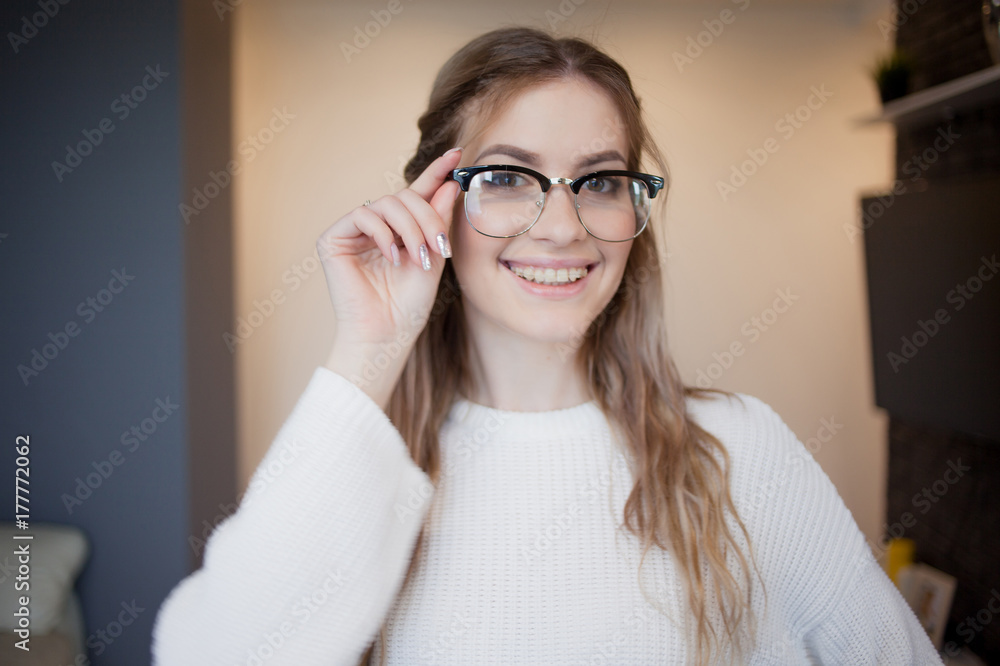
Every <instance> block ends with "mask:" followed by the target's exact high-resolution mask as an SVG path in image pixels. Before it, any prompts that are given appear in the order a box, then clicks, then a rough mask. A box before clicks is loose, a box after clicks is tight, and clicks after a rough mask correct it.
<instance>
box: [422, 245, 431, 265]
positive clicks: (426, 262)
mask: <svg viewBox="0 0 1000 666" xmlns="http://www.w3.org/2000/svg"><path fill="white" fill-rule="evenodd" d="M420 265H421V266H423V267H424V270H425V271H429V270H430V269H431V258H430V257H429V256H427V245H425V244H424V243H421V244H420Z"/></svg>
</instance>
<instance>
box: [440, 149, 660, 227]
mask: <svg viewBox="0 0 1000 666" xmlns="http://www.w3.org/2000/svg"><path fill="white" fill-rule="evenodd" d="M448 180H455V181H457V182H458V184H459V186H460V187H461V188H462V191H463V192H465V215H466V218H467V219H468V220H469V224H470V225H471V226H472V228H473V229H475V230H476V231H478V232H479V233H481V234H483V235H484V236H490V237H492V238H513V237H514V236H520V235H521V234H523V233H524V232H526V231H528V229H530V228H531V227H532V226H533V225H534V224H535V222H537V221H538V218H539V217H540V216H541V214H542V208H544V207H545V194H546V193H547V192H548V191H549V188H551V187H552V186H553V185H568V186H569V189H570V190H572V192H573V198H574V201H573V203H574V206H575V208H576V216H577V218H578V219H579V220H580V223H581V224H582V225H583V228H584V229H586V230H587V233H589V234H590V235H591V236H593V237H594V238H597V239H598V240H603V241H608V242H612V243H621V242H624V241H627V240H631V239H633V238H635V237H636V236H638V235H639V234H640V233H641V232H642V230H643V229H645V228H646V222H647V221H648V220H649V211H650V206H651V204H650V202H651V200H652V199H653V198H655V197H656V193H657V192H659V191H660V190H661V189H662V188H663V178H660V177H659V176H651V175H649V174H648V173H637V172H635V171H620V170H608V171H595V172H593V173H588V174H587V175H585V176H580V177H579V178H577V179H576V180H570V179H569V178H549V177H548V176H545V175H542V174H540V173H538V172H537V171H534V170H533V169H529V168H527V167H523V166H515V165H510V164H490V165H486V166H468V167H462V168H459V169H455V170H454V171H452V172H451V174H449V176H448Z"/></svg>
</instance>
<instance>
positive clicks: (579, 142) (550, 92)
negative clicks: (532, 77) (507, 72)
mask: <svg viewBox="0 0 1000 666" xmlns="http://www.w3.org/2000/svg"><path fill="white" fill-rule="evenodd" d="M473 120H474V119H473ZM471 138H472V140H471V141H470V142H468V145H467V150H466V155H468V159H469V160H470V161H472V162H476V163H479V162H480V161H481V160H479V159H477V158H478V157H479V156H480V154H481V153H482V151H483V149H486V148H488V147H490V146H493V145H494V144H506V145H513V146H517V147H519V148H523V149H525V150H527V151H530V152H533V153H537V154H538V156H539V163H537V164H531V165H529V166H534V167H537V168H539V169H542V170H545V169H549V170H553V169H556V170H565V169H572V168H574V167H576V166H577V165H578V164H579V163H581V162H583V161H584V160H585V159H586V158H587V156H589V155H593V154H595V153H604V152H607V151H618V153H620V154H621V155H622V156H623V157H624V158H627V157H628V154H627V153H628V138H627V135H626V128H625V124H624V121H623V119H622V117H621V113H620V112H619V111H618V108H617V106H616V105H615V104H614V102H613V101H612V100H611V97H610V96H609V95H608V94H607V93H606V92H605V91H603V90H602V89H600V88H598V87H597V86H596V85H595V84H593V83H590V82H589V81H585V80H581V79H578V78H569V79H560V80H558V81H552V82H546V83H542V84H538V85H535V86H532V87H530V88H527V89H526V90H524V91H522V92H520V93H518V94H517V95H516V96H515V97H514V98H513V99H512V100H511V101H510V102H509V103H508V105H507V106H506V108H504V109H503V110H501V111H500V112H499V114H497V115H496V116H495V117H494V118H492V120H491V121H490V122H488V123H487V124H486V125H485V126H483V127H481V128H480V129H479V131H478V132H476V134H475V135H474V136H473V137H471ZM484 160H485V161H490V160H486V158H485V156H484ZM505 161H509V160H505ZM518 161H520V160H518Z"/></svg>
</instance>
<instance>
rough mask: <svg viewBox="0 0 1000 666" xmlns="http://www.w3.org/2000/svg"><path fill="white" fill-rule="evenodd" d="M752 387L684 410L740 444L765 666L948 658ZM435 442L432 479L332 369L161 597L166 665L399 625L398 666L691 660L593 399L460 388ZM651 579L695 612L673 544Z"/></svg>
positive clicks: (272, 656) (161, 662) (739, 469)
mask: <svg viewBox="0 0 1000 666" xmlns="http://www.w3.org/2000/svg"><path fill="white" fill-rule="evenodd" d="M742 398H743V403H745V406H744V404H741V403H740V402H739V401H736V400H733V399H729V398H723V397H718V398H713V399H711V400H709V401H701V400H694V399H689V400H688V409H689V410H690V411H691V413H692V415H693V416H694V418H695V419H696V420H697V421H698V423H699V424H700V425H701V426H702V427H703V428H705V429H706V430H708V431H710V432H711V433H713V434H714V435H715V436H717V437H718V438H719V439H720V440H721V441H722V442H723V444H724V445H725V446H726V448H727V450H728V451H729V454H730V456H731V465H732V468H731V474H732V495H733V499H734V501H735V504H736V507H737V510H738V511H739V513H740V515H741V517H742V518H743V520H744V521H745V523H746V525H747V528H748V530H749V533H750V537H751V540H752V544H753V547H754V549H755V554H756V558H757V563H758V565H759V568H760V572H761V575H762V577H763V581H764V584H765V586H766V591H767V607H766V610H765V607H764V598H763V596H762V595H761V594H759V590H758V592H756V593H755V596H754V601H753V604H754V610H755V612H756V613H757V616H758V618H759V620H758V621H759V631H758V633H757V647H756V650H755V651H754V652H753V654H752V655H751V657H750V659H749V663H753V664H809V663H821V664H837V665H842V664H852V665H853V664H890V665H892V666H897V665H903V664H921V665H923V664H941V663H942V662H941V660H940V659H939V657H938V655H937V653H936V652H935V650H934V648H933V646H932V645H931V643H930V641H929V640H928V638H927V636H926V635H925V633H924V631H923V630H922V629H921V627H920V626H919V624H918V623H917V620H916V617H915V616H914V615H913V613H912V612H911V611H910V609H909V607H908V606H907V605H906V603H905V601H903V599H902V597H901V596H900V595H899V593H898V592H897V591H896V588H895V587H894V586H893V584H892V583H891V582H890V581H889V579H888V578H887V577H886V575H885V574H884V573H883V572H882V570H881V569H880V568H879V567H878V565H877V563H876V562H875V560H874V559H873V558H872V555H871V552H870V550H869V548H868V546H867V544H866V543H865V540H864V538H863V536H862V534H861V532H860V531H859V530H858V527H857V525H856V524H855V522H854V520H853V518H852V517H851V514H850V512H849V511H848V510H847V508H846V507H845V506H844V504H843V502H842V501H841V499H840V496H839V495H838V494H837V491H836V489H835V488H834V486H833V484H832V483H831V482H830V480H829V478H828V477H827V476H826V474H825V473H824V472H823V471H822V469H821V468H820V467H819V465H818V464H817V463H816V462H815V461H814V460H813V458H812V457H811V456H810V454H809V453H808V451H807V450H806V449H805V447H804V446H803V445H802V444H801V443H800V442H799V441H798V439H797V438H796V437H795V435H794V434H793V433H792V431H791V430H790V429H789V428H788V427H787V426H786V425H785V423H784V422H783V421H782V420H781V418H780V417H779V416H778V415H777V414H776V413H775V412H774V411H773V410H772V409H771V408H770V407H769V406H768V405H767V404H765V403H763V402H761V401H760V400H758V399H756V398H753V397H752V396H748V395H742ZM440 441H441V453H442V475H441V479H440V481H439V483H438V484H437V487H436V488H435V487H433V486H432V485H431V484H430V482H429V479H428V478H427V476H426V475H425V474H424V473H423V471H422V470H421V469H420V468H419V467H418V466H417V465H416V464H415V463H414V462H413V460H412V459H411V458H410V456H409V453H408V451H407V449H406V447H405V444H404V443H403V440H402V438H401V437H400V435H399V432H398V431H397V430H396V429H395V428H394V427H393V425H392V423H391V422H390V421H389V419H388V418H386V416H385V414H384V413H383V412H382V411H381V410H380V409H379V408H378V406H377V405H376V404H375V403H374V402H373V401H372V400H370V399H369V398H368V396H367V395H365V394H364V393H363V392H362V391H361V390H360V389H358V388H357V387H356V386H354V385H353V384H351V383H350V382H349V381H348V380H346V379H345V378H343V377H341V376H340V375H337V374H335V373H333V372H331V371H329V370H326V369H325V368H318V369H317V370H316V371H315V373H314V375H313V377H312V380H311V381H310V383H309V386H308V388H307V389H306V391H305V392H304V393H303V395H302V396H301V398H300V399H299V401H298V404H297V405H296V407H295V409H294V411H293V412H292V414H291V415H290V416H289V418H288V420H287V422H286V423H285V424H284V426H283V427H282V429H281V431H280V432H279V434H278V437H277V439H276V441H275V443H274V444H273V445H272V447H271V449H270V450H269V451H268V453H267V456H266V457H265V459H264V460H263V462H262V463H261V465H260V467H259V468H258V469H257V471H256V473H255V475H254V477H253V479H252V481H251V488H250V490H249V492H248V494H247V496H246V497H244V499H243V502H242V504H241V506H240V508H239V510H238V511H237V512H236V513H235V514H234V515H233V516H231V517H230V518H229V519H228V520H226V521H225V522H224V523H223V524H222V525H220V527H219V528H218V529H217V530H216V531H215V533H213V535H212V536H211V538H210V539H209V541H208V544H207V547H206V551H205V562H204V566H203V568H202V569H200V570H198V571H196V572H194V573H193V574H191V575H190V576H189V577H188V578H186V579H184V580H183V581H181V583H180V584H179V585H178V586H177V587H176V588H175V589H174V590H173V591H172V592H171V594H170V595H169V596H168V598H167V599H166V601H165V602H164V604H163V606H162V608H161V610H160V612H159V615H158V616H157V619H156V625H155V628H154V643H153V656H154V663H155V664H157V665H158V666H197V665H200V664H211V665H216V664H218V665H237V664H238V665H240V666H263V665H264V664H266V665H267V666H276V665H279V664H282V665H283V664H292V665H295V666H311V665H317V666H318V665H323V666H328V665H330V664H347V665H353V664H356V663H357V662H358V659H359V657H360V655H361V653H362V652H363V650H364V649H365V648H366V646H367V645H368V644H369V643H370V642H371V641H372V639H373V638H374V637H375V635H376V632H377V630H378V628H379V626H380V625H381V624H382V622H383V621H385V625H386V637H387V644H386V645H387V648H386V651H385V658H386V662H387V663H388V664H391V665H401V664H407V665H411V664H455V665H458V664H461V665H468V664H532V665H538V664H549V665H556V666H562V665H565V666H569V665H577V664H580V665H583V664H588V665H589V664H682V663H685V660H686V659H689V658H690V656H691V654H692V653H691V650H690V649H689V646H688V645H686V643H685V641H684V639H683V633H682V630H681V626H680V625H679V624H678V623H676V622H672V621H671V619H670V618H668V617H667V616H666V615H664V614H663V613H661V612H659V611H657V610H656V609H655V608H654V607H653V606H651V605H650V604H649V602H648V601H646V600H644V598H643V595H642V592H641V591H640V586H639V583H638V580H637V567H638V561H639V557H638V556H639V548H638V540H637V539H636V537H634V536H632V535H631V534H630V533H628V532H627V531H625V529H624V528H623V527H620V525H621V522H622V517H623V513H622V509H623V506H624V502H625V499H626V497H627V495H628V492H629V491H630V489H631V482H630V480H629V475H628V467H627V464H626V459H625V458H624V457H623V456H622V454H620V453H619V450H620V449H619V447H618V446H617V445H615V444H614V443H613V439H612V433H611V430H610V429H609V427H608V424H607V421H606V420H605V418H604V416H603V414H602V413H601V411H600V409H599V408H598V407H597V405H596V403H593V402H591V403H586V404H583V405H578V406H576V407H571V408H568V409H562V410H557V411H551V412H511V411H501V410H496V409H491V408H488V407H485V406H482V405H477V404H474V403H470V402H468V401H465V400H461V401H459V402H457V403H455V404H454V406H453V407H452V409H451V412H450V416H449V419H448V421H447V423H446V424H445V426H444V428H443V430H442V432H441V440H440ZM425 520H426V528H425V536H424V544H423V549H422V551H423V554H422V558H421V560H420V566H419V568H418V569H417V570H416V571H415V572H414V576H413V577H411V580H410V581H409V583H408V584H407V586H406V587H405V588H404V589H400V587H401V585H402V582H403V577H404V575H405V573H406V569H407V566H408V563H409V560H410V557H411V554H412V552H413V547H414V545H415V540H416V536H417V533H418V530H419V528H420V526H421V524H422V522H423V521H425ZM643 581H644V583H643V586H644V588H645V590H646V592H647V596H648V597H649V599H651V600H652V601H654V602H657V603H659V604H661V605H662V607H663V608H664V609H665V611H666V612H668V613H670V614H672V615H673V617H674V619H677V620H679V619H680V618H681V617H683V614H684V613H685V609H684V596H683V588H682V583H681V580H680V579H679V578H678V574H677V569H676V568H675V566H674V565H673V563H672V561H671V559H670V557H669V556H666V555H665V554H664V553H663V552H662V551H657V550H655V548H654V549H653V550H650V552H649V554H648V555H647V558H646V564H645V565H644V567H643ZM378 656H379V655H378V650H376V657H378ZM375 663H377V661H376V662H375Z"/></svg>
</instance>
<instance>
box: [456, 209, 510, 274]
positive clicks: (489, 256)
mask: <svg viewBox="0 0 1000 666" xmlns="http://www.w3.org/2000/svg"><path fill="white" fill-rule="evenodd" d="M453 220H454V221H453V223H452V226H451V236H452V237H451V247H452V251H453V253H454V254H453V256H452V258H451V259H449V261H451V262H452V266H453V267H454V269H455V276H456V277H457V278H458V282H459V284H461V285H462V288H463V289H470V290H475V289H476V287H477V286H478V284H479V282H480V280H479V279H478V278H477V276H478V275H481V274H483V273H485V272H486V271H489V270H492V269H493V264H495V263H496V260H497V256H499V252H500V246H499V242H498V241H496V240H494V239H490V238H486V237H485V236H483V235H482V234H479V233H477V232H476V231H475V230H474V229H472V227H470V226H469V223H468V222H466V220H465V214H464V211H462V212H461V213H459V212H457V211H456V214H455V217H454V218H453ZM491 241H492V242H491Z"/></svg>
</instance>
